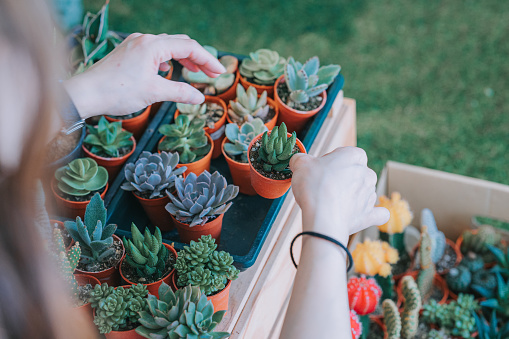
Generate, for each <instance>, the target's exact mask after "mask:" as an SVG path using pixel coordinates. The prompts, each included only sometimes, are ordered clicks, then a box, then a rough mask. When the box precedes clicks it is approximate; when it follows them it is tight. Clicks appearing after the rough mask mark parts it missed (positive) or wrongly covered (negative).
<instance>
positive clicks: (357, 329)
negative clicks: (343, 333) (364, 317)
mask: <svg viewBox="0 0 509 339" xmlns="http://www.w3.org/2000/svg"><path fill="white" fill-rule="evenodd" d="M350 328H351V329H352V339H359V338H360V337H361V335H362V334H363V331H364V327H363V326H362V323H361V321H360V320H359V316H358V315H357V313H355V311H354V310H350Z"/></svg>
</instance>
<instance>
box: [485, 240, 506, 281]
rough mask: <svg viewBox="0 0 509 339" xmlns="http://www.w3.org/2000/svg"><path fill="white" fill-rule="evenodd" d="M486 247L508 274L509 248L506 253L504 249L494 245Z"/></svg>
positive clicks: (502, 269)
mask: <svg viewBox="0 0 509 339" xmlns="http://www.w3.org/2000/svg"><path fill="white" fill-rule="evenodd" d="M486 248H487V249H488V250H489V251H490V252H491V253H492V254H493V256H494V257H495V259H496V261H497V265H498V267H499V268H500V269H501V271H502V272H503V273H504V274H506V275H507V274H508V273H509V249H507V248H506V249H505V253H504V251H503V250H502V249H500V248H498V247H496V246H493V245H486Z"/></svg>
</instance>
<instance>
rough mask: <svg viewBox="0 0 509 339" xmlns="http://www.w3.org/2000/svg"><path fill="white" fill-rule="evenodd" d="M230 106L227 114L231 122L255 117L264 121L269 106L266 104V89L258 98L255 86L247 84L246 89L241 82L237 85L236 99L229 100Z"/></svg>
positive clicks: (240, 121) (245, 120)
mask: <svg viewBox="0 0 509 339" xmlns="http://www.w3.org/2000/svg"><path fill="white" fill-rule="evenodd" d="M230 106H231V108H230V109H229V110H228V114H229V115H230V118H231V119H232V121H233V122H236V123H237V124H242V123H244V122H247V121H251V120H253V119H255V118H260V119H262V120H264V121H265V119H266V118H267V115H268V114H269V110H270V106H269V104H267V91H263V93H262V95H261V96H260V98H258V93H257V92H256V88H254V87H253V86H249V88H248V89H247V91H246V90H245V89H244V87H242V85H241V84H238V85H237V99H236V100H235V101H233V100H230Z"/></svg>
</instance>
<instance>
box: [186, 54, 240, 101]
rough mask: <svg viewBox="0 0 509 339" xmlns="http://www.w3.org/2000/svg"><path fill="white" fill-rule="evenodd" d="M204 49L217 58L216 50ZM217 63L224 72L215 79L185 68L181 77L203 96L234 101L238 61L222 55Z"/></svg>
mask: <svg viewBox="0 0 509 339" xmlns="http://www.w3.org/2000/svg"><path fill="white" fill-rule="evenodd" d="M204 47H205V49H206V50H207V51H208V52H209V53H210V54H212V55H213V56H214V57H216V58H217V56H218V53H217V49H215V48H214V47H211V46H204ZM219 62H220V63H221V64H222V65H223V66H224V68H226V72H225V73H223V74H221V75H219V76H218V77H217V78H211V77H209V76H208V75H206V74H205V73H203V72H202V71H198V72H191V71H190V70H188V69H187V68H185V67H184V68H183V69H182V76H183V77H184V79H185V80H186V81H187V82H189V83H190V84H191V85H192V86H193V87H195V88H196V89H198V90H200V91H201V92H202V93H203V94H204V95H210V96H217V97H218V98H220V99H221V100H223V101H224V102H228V101H229V100H233V99H235V88H236V86H237V84H238V83H239V77H240V76H239V73H238V72H237V69H238V66H239V60H238V59H237V58H236V57H234V56H232V55H224V56H222V57H221V58H219Z"/></svg>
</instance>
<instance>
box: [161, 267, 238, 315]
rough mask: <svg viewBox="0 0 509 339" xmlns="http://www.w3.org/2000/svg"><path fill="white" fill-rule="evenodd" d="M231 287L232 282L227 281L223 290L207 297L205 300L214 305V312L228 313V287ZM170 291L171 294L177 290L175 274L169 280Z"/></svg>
mask: <svg viewBox="0 0 509 339" xmlns="http://www.w3.org/2000/svg"><path fill="white" fill-rule="evenodd" d="M231 285H232V281H231V280H228V283H227V284H226V286H225V288H223V289H222V290H221V291H219V292H217V293H215V294H213V295H209V296H207V300H210V301H212V305H214V312H217V311H228V299H229V297H230V287H231ZM170 286H171V289H172V290H173V292H175V291H177V290H178V287H177V274H176V273H175V274H174V275H173V277H172V279H171V285H170Z"/></svg>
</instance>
